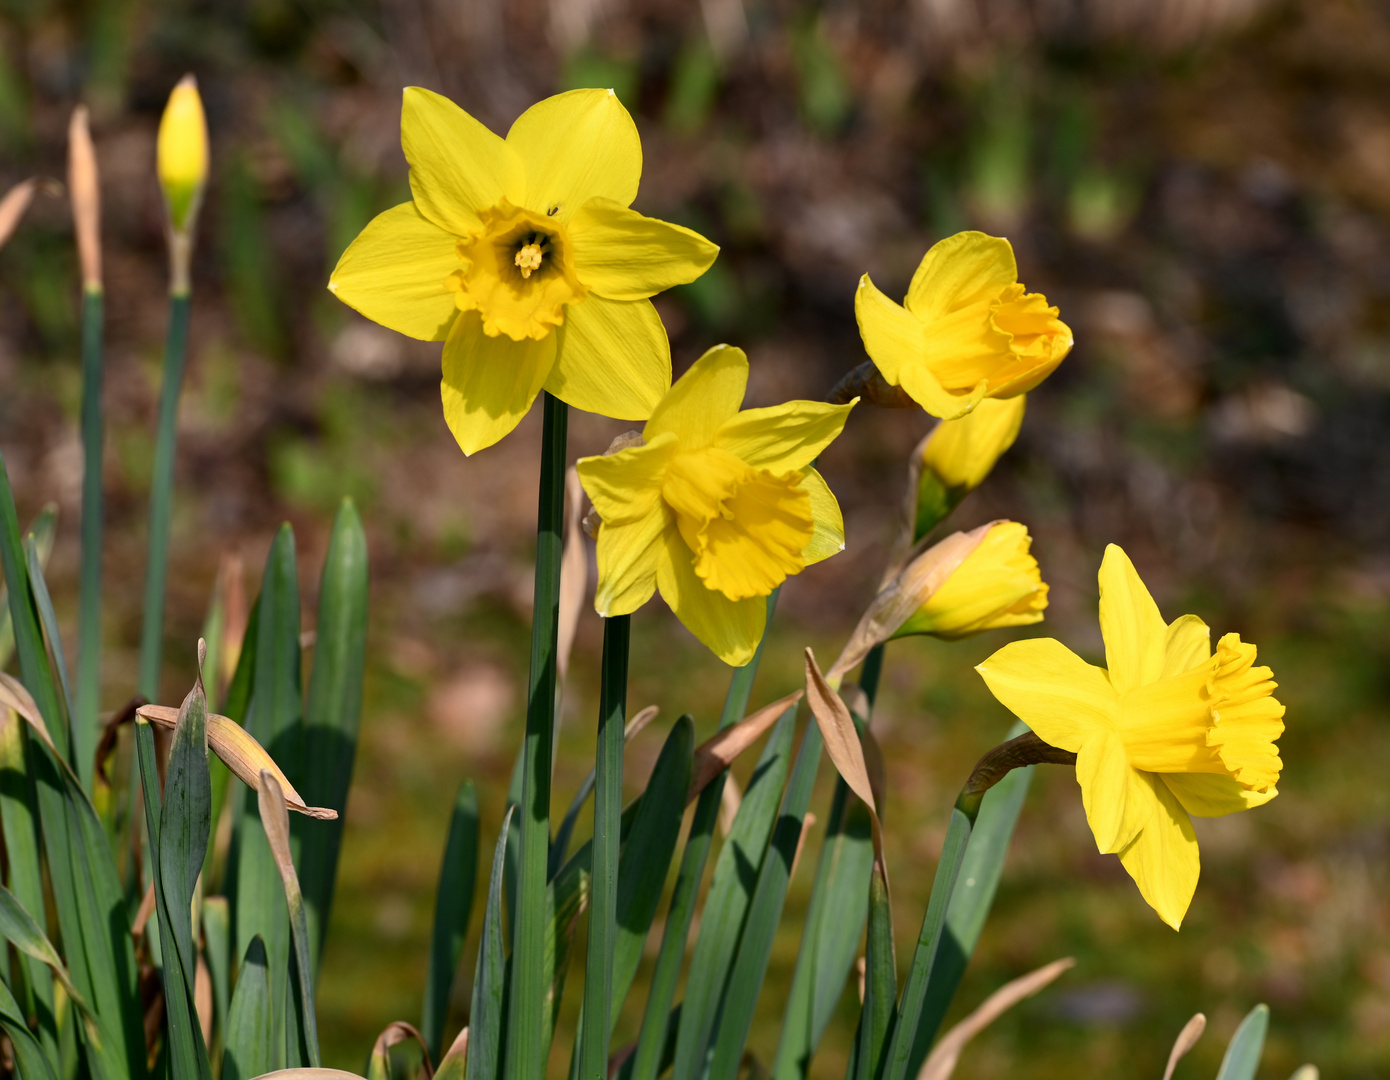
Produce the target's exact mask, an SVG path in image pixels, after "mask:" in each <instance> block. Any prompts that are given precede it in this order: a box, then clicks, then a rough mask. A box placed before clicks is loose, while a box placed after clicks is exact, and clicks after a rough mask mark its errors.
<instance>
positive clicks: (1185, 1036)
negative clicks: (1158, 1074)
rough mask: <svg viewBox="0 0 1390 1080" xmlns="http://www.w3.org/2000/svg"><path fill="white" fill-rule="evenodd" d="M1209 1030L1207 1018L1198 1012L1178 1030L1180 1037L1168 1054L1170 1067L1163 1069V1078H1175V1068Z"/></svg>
mask: <svg viewBox="0 0 1390 1080" xmlns="http://www.w3.org/2000/svg"><path fill="white" fill-rule="evenodd" d="M1206 1030H1207V1018H1206V1017H1205V1016H1203V1015H1202V1014H1201V1013H1197V1014H1196V1015H1195V1016H1193V1017H1192V1019H1191V1020H1189V1021H1188V1022H1187V1023H1185V1024H1184V1025H1183V1026H1182V1030H1181V1031H1180V1032H1178V1037H1177V1039H1176V1040H1175V1041H1174V1043H1173V1049H1172V1051H1171V1052H1170V1053H1169V1054H1168V1067H1167V1068H1166V1069H1164V1070H1163V1080H1173V1070H1174V1069H1176V1068H1177V1067H1178V1062H1179V1061H1181V1060H1182V1059H1183V1058H1184V1057H1185V1056H1186V1054H1187V1052H1188V1051H1189V1050H1191V1049H1192V1048H1193V1047H1194V1046H1196V1045H1197V1040H1198V1039H1200V1038H1201V1037H1202V1032H1204V1031H1206Z"/></svg>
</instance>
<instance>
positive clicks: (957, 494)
mask: <svg viewBox="0 0 1390 1080" xmlns="http://www.w3.org/2000/svg"><path fill="white" fill-rule="evenodd" d="M1024 398H1025V396H1024V395H1023V394H1019V395H1018V396H1017V397H1011V398H985V399H984V400H983V401H981V402H980V403H979V404H978V405H976V406H975V410H974V411H973V412H970V413H967V414H966V415H965V416H962V417H961V418H960V419H958V420H943V421H941V422H940V423H939V424H937V425H936V428H935V429H934V430H933V431H932V433H931V434H930V435H928V436H927V437H926V438H925V439H923V440H922V442H921V444H920V445H919V446H918V448H917V453H916V458H917V460H916V461H915V462H914V465H915V466H916V467H917V468H916V470H915V471H916V473H917V478H918V479H917V495H916V498H917V504H916V505H917V512H916V514H915V515H914V516H913V525H914V529H913V540H914V541H916V540H920V539H921V538H922V537H924V536H925V535H926V534H927V533H929V532H931V531H932V529H934V528H936V526H937V525H938V524H940V522H941V521H942V520H944V519H945V517H946V515H947V514H949V513H950V512H951V511H952V510H954V509H955V508H956V506H957V504H958V503H959V502H960V501H961V500H962V499H963V498H965V497H966V496H967V495H968V494H970V492H972V491H974V490H975V489H976V488H977V487H979V486H980V485H981V484H982V483H984V480H985V477H987V476H988V475H989V473H990V470H991V469H993V468H994V464H995V462H997V461H998V460H999V459H1000V457H1002V456H1003V454H1004V451H1006V450H1008V448H1009V447H1011V446H1012V445H1013V444H1014V440H1015V439H1016V438H1018V431H1019V428H1020V427H1021V426H1022V425H1023V409H1024Z"/></svg>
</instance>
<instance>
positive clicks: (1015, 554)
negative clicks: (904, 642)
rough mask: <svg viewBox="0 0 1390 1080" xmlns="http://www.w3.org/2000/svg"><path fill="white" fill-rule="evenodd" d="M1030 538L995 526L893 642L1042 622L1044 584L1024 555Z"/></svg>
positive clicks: (1015, 528)
mask: <svg viewBox="0 0 1390 1080" xmlns="http://www.w3.org/2000/svg"><path fill="white" fill-rule="evenodd" d="M1031 544H1032V538H1031V537H1029V535H1028V530H1027V529H1026V528H1025V527H1024V526H1022V525H1020V524H1019V523H1018V522H1016V521H999V522H995V523H994V524H993V525H991V526H990V527H989V532H988V533H986V535H985V537H984V539H983V540H981V541H980V544H979V546H978V547H977V548H975V550H974V551H972V552H971V553H970V554H969V555H967V556H966V557H965V558H964V559H963V560H962V561H961V564H960V565H959V566H958V567H956V569H955V570H954V572H953V573H952V574H951V575H950V577H948V578H947V579H946V580H945V581H944V582H942V583H941V585H940V587H938V588H937V589H935V590H934V591H932V592H931V593H930V594H929V595H928V596H927V597H926V600H925V602H924V603H923V604H922V605H921V606H920V607H919V608H918V609H917V610H916V611H914V612H913V613H912V614H911V615H909V616H908V618H907V620H906V621H905V622H904V623H903V624H902V626H900V627H899V628H898V630H897V632H896V633H894V634H893V637H906V636H908V635H909V634H931V635H932V636H934V637H939V638H946V639H947V640H954V639H956V638H963V637H968V636H969V635H971V634H978V633H981V632H982V631H985V630H997V629H999V628H1001V627H1005V626H1027V625H1029V624H1030V623H1036V622H1042V617H1043V609H1044V608H1045V607H1047V584H1046V583H1045V582H1044V581H1043V579H1042V575H1041V573H1039V571H1038V561H1037V559H1035V558H1033V556H1032V555H1030V554H1029V552H1028V549H1029V547H1030V546H1031Z"/></svg>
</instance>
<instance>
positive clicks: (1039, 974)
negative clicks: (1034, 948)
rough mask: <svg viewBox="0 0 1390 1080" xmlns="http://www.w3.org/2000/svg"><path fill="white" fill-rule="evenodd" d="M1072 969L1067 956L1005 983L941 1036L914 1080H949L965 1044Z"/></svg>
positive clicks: (1070, 960) (1072, 961) (1071, 963)
mask: <svg viewBox="0 0 1390 1080" xmlns="http://www.w3.org/2000/svg"><path fill="white" fill-rule="evenodd" d="M1075 966H1076V961H1075V960H1073V959H1072V958H1071V957H1070V956H1068V957H1065V958H1064V959H1061V960H1054V961H1052V963H1050V964H1046V965H1044V966H1043V967H1040V968H1038V970H1037V971H1032V972H1029V973H1028V974H1027V975H1024V976H1022V977H1021V978H1018V979H1014V980H1013V981H1012V982H1008V983H1005V984H1004V985H1003V986H1001V987H1000V988H999V989H998V990H996V991H995V992H994V993H992V994H990V995H989V997H987V998H985V1000H984V1002H983V1003H982V1004H981V1005H980V1007H979V1008H978V1009H976V1010H975V1011H974V1012H973V1013H971V1014H970V1015H969V1016H967V1017H966V1018H965V1019H964V1020H962V1021H961V1022H960V1023H959V1024H957V1025H956V1026H955V1027H953V1028H951V1030H950V1031H948V1032H946V1034H945V1035H943V1036H941V1041H940V1042H938V1043H937V1044H936V1046H935V1047H934V1048H933V1049H932V1052H931V1054H930V1055H929V1056H928V1057H927V1060H926V1061H925V1062H923V1064H922V1070H921V1072H919V1073H918V1074H917V1080H950V1076H951V1074H952V1073H953V1072H954V1071H955V1068H956V1062H957V1061H959V1060H960V1052H961V1051H962V1050H963V1049H965V1044H966V1043H968V1042H969V1041H970V1040H971V1039H973V1038H974V1037H975V1036H976V1035H978V1034H979V1033H980V1032H982V1031H983V1030H984V1029H985V1028H987V1027H989V1025H990V1024H992V1023H994V1021H995V1020H997V1019H999V1017H1000V1016H1002V1015H1003V1014H1004V1013H1006V1012H1008V1011H1009V1010H1010V1009H1012V1008H1013V1007H1014V1006H1015V1005H1017V1004H1018V1003H1019V1002H1020V1001H1022V1000H1023V999H1024V998H1028V997H1032V996H1033V995H1034V994H1036V993H1037V992H1038V991H1039V990H1041V989H1042V988H1043V987H1045V986H1047V985H1048V984H1049V983H1050V982H1052V981H1053V980H1054V979H1056V978H1057V977H1058V976H1059V975H1061V974H1062V972H1064V971H1066V970H1067V969H1069V968H1072V967H1075Z"/></svg>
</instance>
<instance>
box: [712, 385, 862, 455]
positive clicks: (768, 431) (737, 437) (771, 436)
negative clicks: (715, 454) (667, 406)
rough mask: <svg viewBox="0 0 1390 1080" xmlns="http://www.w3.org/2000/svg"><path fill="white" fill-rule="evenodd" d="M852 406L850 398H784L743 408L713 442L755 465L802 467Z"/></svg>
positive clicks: (829, 439)
mask: <svg viewBox="0 0 1390 1080" xmlns="http://www.w3.org/2000/svg"><path fill="white" fill-rule="evenodd" d="M853 407H854V403H853V402H851V403H850V404H848V405H828V404H826V403H825V402H822V401H788V402H787V403H786V404H784V405H773V406H771V407H769V408H766V409H745V410H744V411H743V412H741V413H739V414H738V415H736V416H732V417H730V418H729V419H728V420H726V421H725V422H724V424H723V425H722V426H721V427H720V428H719V431H718V432H717V433H716V434H715V437H714V445H715V446H717V447H719V448H720V449H721V450H727V451H729V453H731V454H733V455H734V456H735V457H739V458H742V459H743V460H744V461H746V462H748V464H749V465H752V466H753V467H754V468H757V469H768V470H770V471H771V472H790V471H791V470H793V469H802V468H805V467H806V466H807V465H809V464H810V463H811V462H813V461H815V460H816V458H818V457H819V456H820V453H821V451H822V450H824V449H825V448H826V447H827V446H829V445H830V444H831V443H832V442H833V441H834V440H835V439H836V438H837V437H838V436H839V434H840V432H841V431H843V430H844V428H845V421H846V420H847V419H849V411H850V409H852V408H853Z"/></svg>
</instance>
